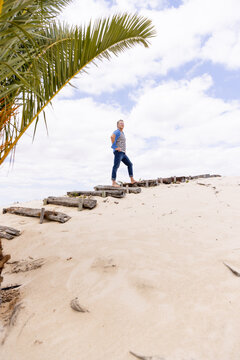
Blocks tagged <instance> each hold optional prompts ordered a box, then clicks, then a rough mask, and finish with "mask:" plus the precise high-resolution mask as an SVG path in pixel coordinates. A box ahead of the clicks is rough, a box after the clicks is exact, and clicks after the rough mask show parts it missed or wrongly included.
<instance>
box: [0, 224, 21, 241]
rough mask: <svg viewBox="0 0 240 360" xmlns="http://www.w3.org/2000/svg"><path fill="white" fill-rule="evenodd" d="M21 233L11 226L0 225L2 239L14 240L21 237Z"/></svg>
mask: <svg viewBox="0 0 240 360" xmlns="http://www.w3.org/2000/svg"><path fill="white" fill-rule="evenodd" d="M19 235H20V231H19V230H16V229H14V228H12V227H9V226H2V225H0V238H4V239H8V240H12V239H13V238H14V236H19Z"/></svg>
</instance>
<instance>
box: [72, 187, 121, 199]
mask: <svg viewBox="0 0 240 360" xmlns="http://www.w3.org/2000/svg"><path fill="white" fill-rule="evenodd" d="M115 189H116V188H115ZM125 192H126V191H125V189H124V190H119V188H118V189H117V190H97V191H69V192H67V195H68V196H70V197H78V196H82V195H84V196H101V197H107V196H112V197H115V198H123V197H124V196H125Z"/></svg>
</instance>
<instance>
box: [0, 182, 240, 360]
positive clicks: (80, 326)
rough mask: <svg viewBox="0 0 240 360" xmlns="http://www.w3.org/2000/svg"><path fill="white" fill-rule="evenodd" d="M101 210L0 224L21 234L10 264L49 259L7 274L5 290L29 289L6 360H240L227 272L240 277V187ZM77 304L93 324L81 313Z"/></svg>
mask: <svg viewBox="0 0 240 360" xmlns="http://www.w3.org/2000/svg"><path fill="white" fill-rule="evenodd" d="M199 183H201V184H205V185H200V184H199ZM49 195H51V194H49ZM97 200H98V206H97V207H96V208H95V209H94V210H85V211H82V212H78V211H77V210H76V209H75V208H73V209H71V208H64V207H60V206H51V205H48V206H47V207H48V208H49V209H58V210H59V211H63V212H66V213H67V214H69V215H70V216H72V219H71V220H70V221H68V222H67V223H65V224H59V223H53V222H44V223H43V224H42V225H40V224H39V220H37V219H33V218H25V217H20V216H16V215H10V214H5V215H2V214H1V215H0V224H2V225H8V226H12V227H15V228H17V229H19V230H21V231H22V235H21V236H20V237H16V238H15V239H14V240H11V241H8V240H4V239H3V246H4V252H5V253H10V254H11V256H12V259H11V261H20V260H26V261H32V260H33V259H35V260H36V259H42V260H41V261H42V265H41V266H40V267H38V268H36V269H33V270H28V271H25V272H23V271H19V272H13V273H12V272H11V271H12V270H11V269H12V266H13V265H11V264H7V265H6V268H5V271H4V273H3V276H4V283H3V286H7V285H9V284H16V283H17V284H22V287H21V298H22V308H21V310H20V312H19V314H18V316H17V319H16V323H15V325H14V326H12V328H11V329H10V331H9V332H8V336H7V338H6V340H5V342H4V344H2V346H1V347H0V355H1V359H4V360H28V359H29V360H30V359H31V360H42V359H44V360H45V359H46V360H47V359H51V360H55V359H56V360H59V359H61V360H70V359H71V360H77V359H78V360H125V359H126V360H127V359H134V357H133V356H132V355H130V354H129V350H132V351H134V352H136V353H140V354H143V355H159V357H162V358H164V359H166V360H175V359H176V360H179V359H182V360H183V359H184V360H190V359H192V360H193V359H194V360H206V359H209V360H216V359H218V360H239V358H240V339H239V338H240V335H239V334H240V301H239V299H240V278H238V277H237V276H235V275H234V274H232V273H231V271H230V270H229V269H228V268H227V267H226V266H224V264H223V261H226V262H228V263H229V264H232V265H235V266H239V267H240V221H239V214H240V178H236V177H235V178H230V177H222V178H211V179H198V180H194V181H191V182H190V183H183V184H179V185H169V186H167V185H160V186H158V187H155V188H148V189H143V190H142V193H141V194H139V195H134V194H129V195H128V196H127V197H126V198H124V199H117V200H116V199H113V198H108V199H107V200H106V202H104V199H102V198H97ZM115 202H117V203H115ZM19 205H22V204H19ZM24 206H31V207H41V206H42V202H41V201H34V202H30V203H25V204H24ZM30 257H31V258H32V259H31V258H30ZM75 297H78V299H79V302H80V303H81V304H82V305H83V306H84V307H86V308H87V309H88V310H89V312H87V313H79V312H75V311H74V310H72V309H71V307H70V305H69V304H70V301H71V300H72V299H73V298H75ZM2 334H3V329H2ZM0 336H1V333H0Z"/></svg>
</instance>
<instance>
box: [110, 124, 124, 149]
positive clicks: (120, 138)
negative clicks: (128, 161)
mask: <svg viewBox="0 0 240 360" xmlns="http://www.w3.org/2000/svg"><path fill="white" fill-rule="evenodd" d="M113 134H115V141H114V143H113V144H112V148H113V150H115V149H116V148H120V149H121V151H123V152H126V137H125V135H124V132H123V131H120V130H119V129H117V130H115V131H114V132H113Z"/></svg>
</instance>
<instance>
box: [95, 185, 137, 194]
mask: <svg viewBox="0 0 240 360" xmlns="http://www.w3.org/2000/svg"><path fill="white" fill-rule="evenodd" d="M94 190H96V191H98V190H100V191H104V190H107V191H108V190H109V191H114V192H115V191H124V192H127V188H126V187H123V186H121V187H115V186H110V185H97V186H95V187H94ZM141 191H142V189H141V188H140V187H131V188H129V189H128V192H129V193H132V194H139V193H140V192H141Z"/></svg>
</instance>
